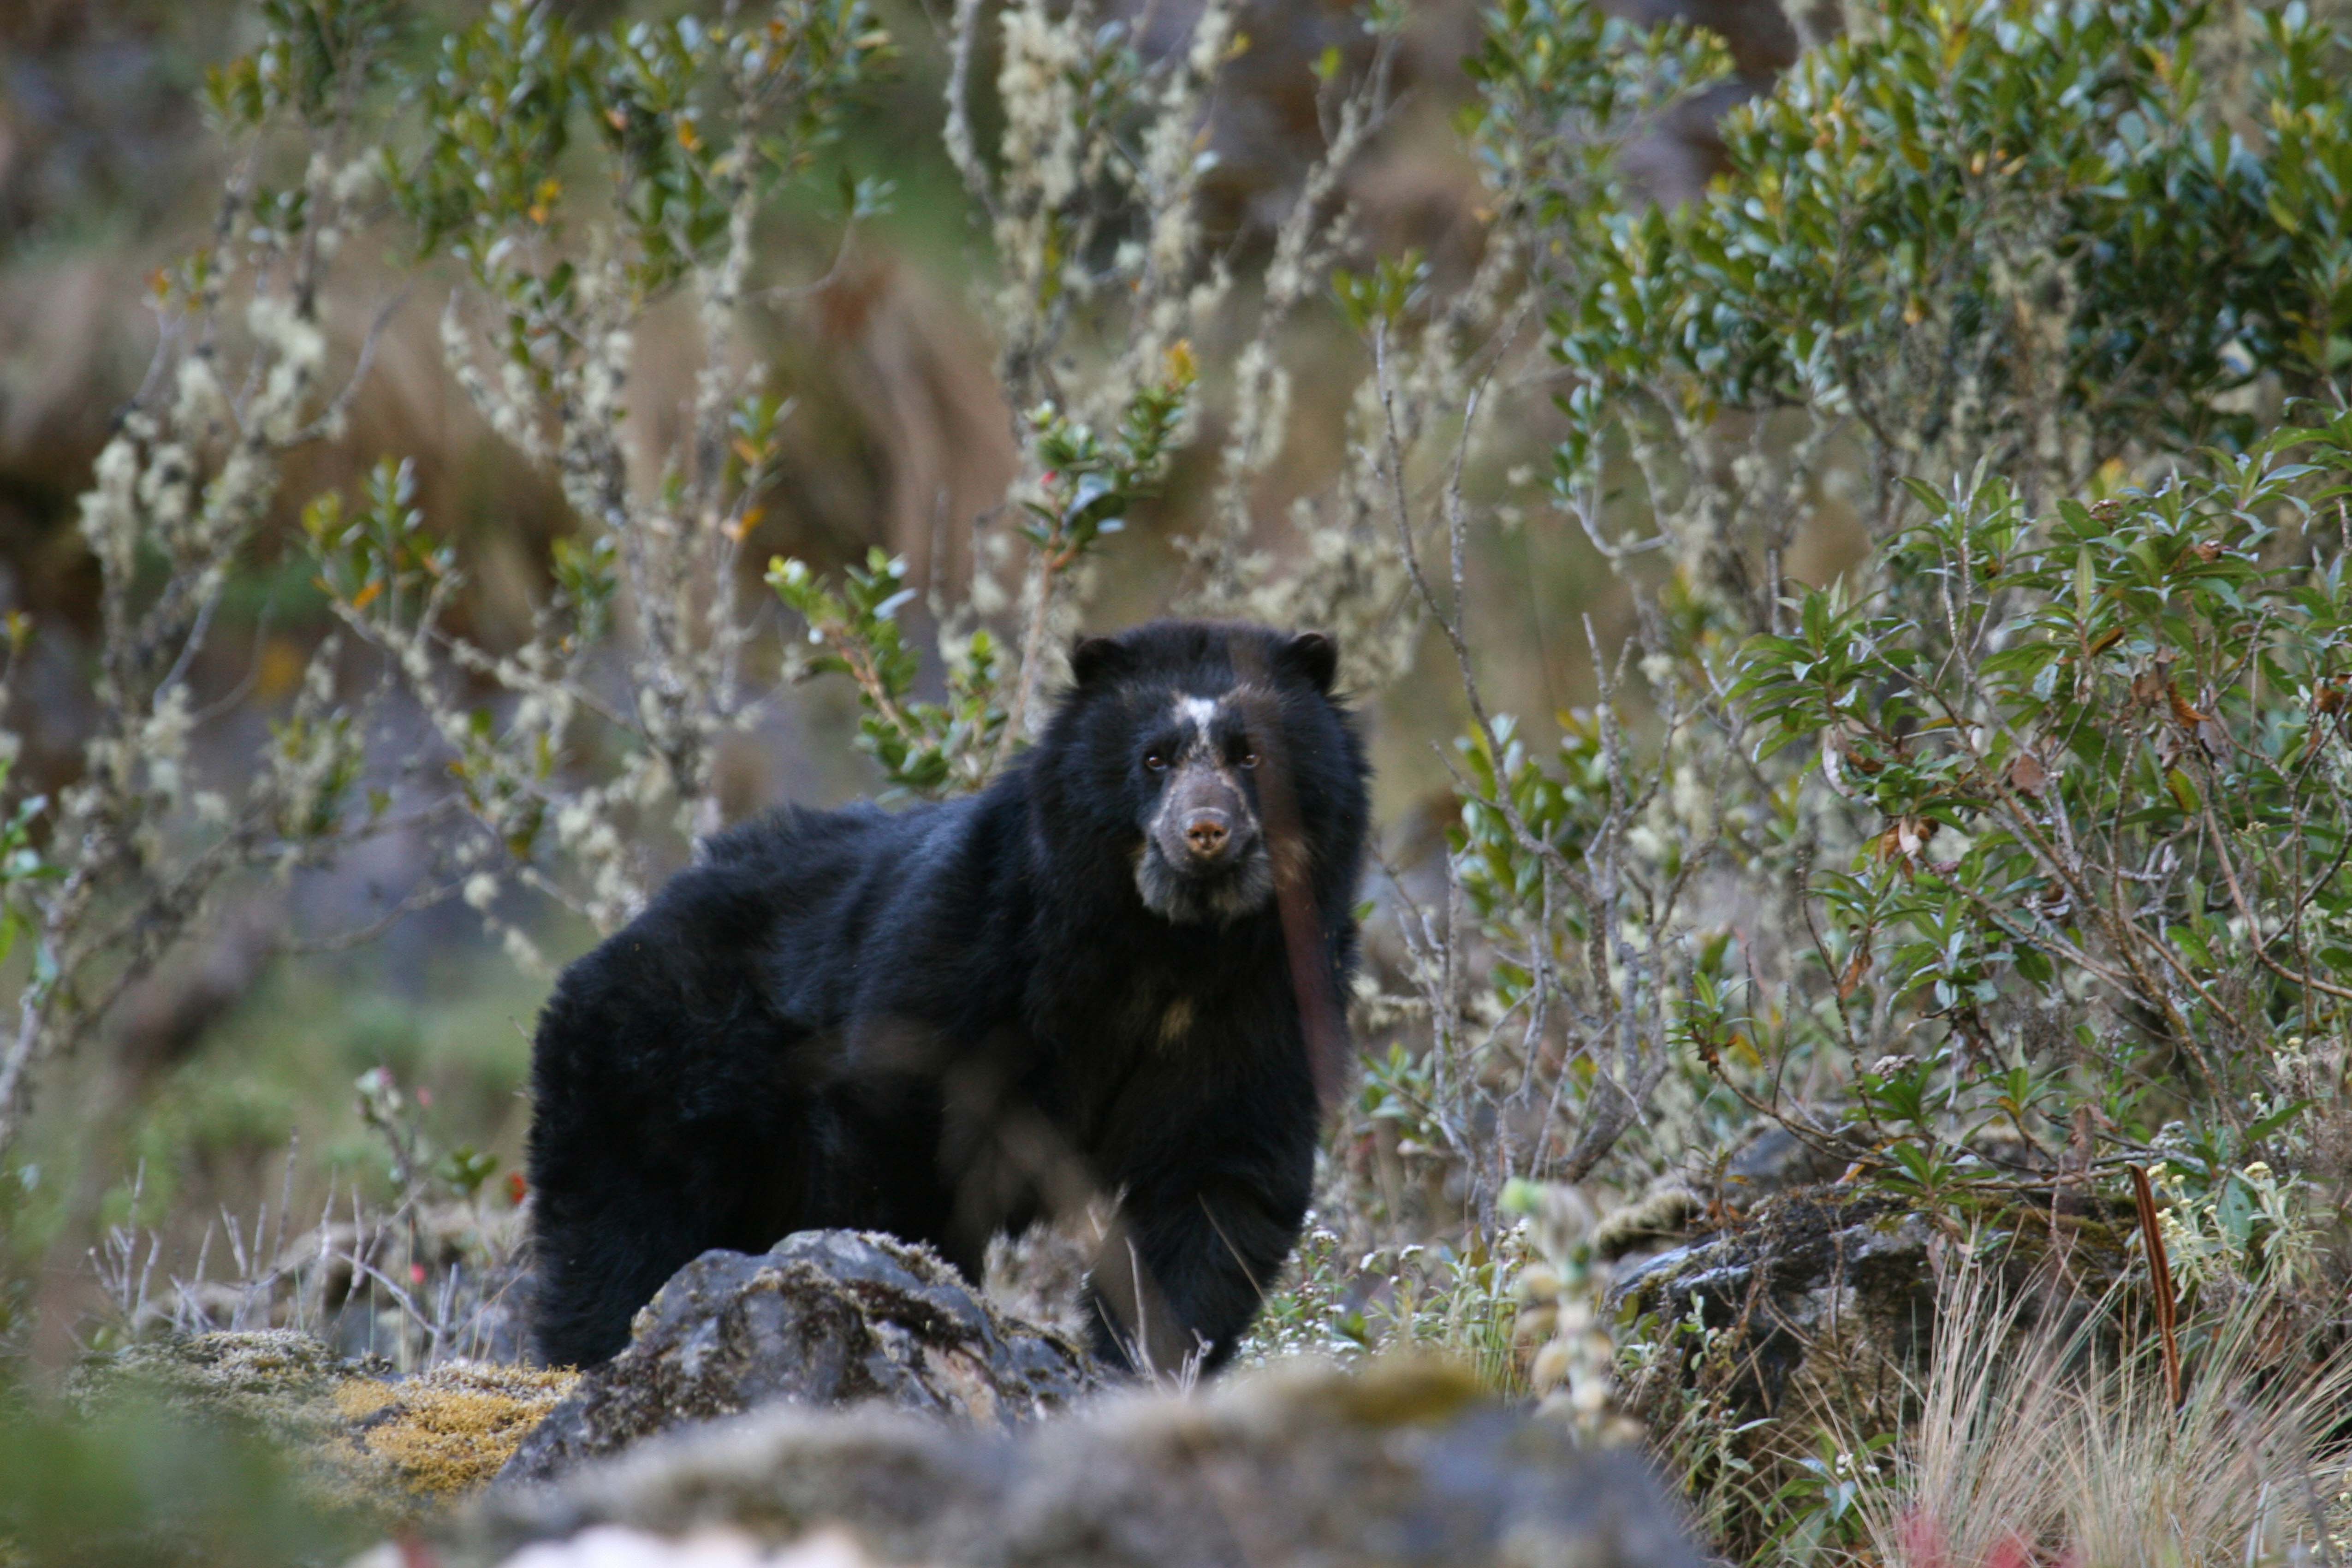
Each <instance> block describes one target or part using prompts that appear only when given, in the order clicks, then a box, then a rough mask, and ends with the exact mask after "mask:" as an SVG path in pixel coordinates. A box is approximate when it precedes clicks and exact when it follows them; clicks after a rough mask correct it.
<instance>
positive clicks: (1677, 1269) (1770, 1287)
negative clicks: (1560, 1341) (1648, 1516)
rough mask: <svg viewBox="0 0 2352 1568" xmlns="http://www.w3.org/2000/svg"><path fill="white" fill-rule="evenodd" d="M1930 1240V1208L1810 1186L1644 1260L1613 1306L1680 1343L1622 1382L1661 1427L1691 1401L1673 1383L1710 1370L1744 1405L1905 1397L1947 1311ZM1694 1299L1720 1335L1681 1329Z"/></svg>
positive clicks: (1612, 1298) (1634, 1405) (1851, 1403)
mask: <svg viewBox="0 0 2352 1568" xmlns="http://www.w3.org/2000/svg"><path fill="white" fill-rule="evenodd" d="M1928 1237H1929V1231H1928V1228H1927V1221H1926V1220H1925V1219H1924V1218H1922V1217H1921V1216H1919V1215H1914V1214H1909V1213H1906V1211H1905V1210H1904V1209H1903V1208H1902V1207H1901V1205H1897V1204H1895V1203H1894V1202H1893V1201H1891V1200H1889V1199H1886V1198H1883V1197H1876V1196H1867V1195H1862V1194H1854V1193H1852V1192H1850V1191H1848V1190H1845V1189H1840V1188H1800V1189H1796V1190H1792V1191H1790V1192H1787V1193H1783V1194H1778V1195H1776V1196H1773V1197H1769V1198H1767V1199H1765V1200H1764V1201H1762V1202H1761V1203H1759V1204H1758V1205H1756V1206H1755V1208H1754V1209H1753V1210H1752V1211H1751V1212H1750V1213H1749V1215H1748V1216H1747V1218H1746V1219H1745V1220H1744V1221H1743V1222H1742V1223H1740V1224H1738V1225H1736V1226H1733V1227H1731V1228H1729V1229H1727V1230H1725V1231H1722V1232H1720V1233H1718V1234H1717V1235H1714V1236H1711V1237H1703V1238H1701V1239H1700V1240H1697V1241H1695V1242H1693V1243H1691V1244H1689V1245H1688V1246H1685V1247H1675V1248H1674V1249H1673V1250H1671V1251H1667V1252H1661V1253H1659V1254H1657V1255H1656V1256H1655V1257H1653V1258H1645V1259H1643V1261H1642V1262H1640V1263H1638V1264H1635V1265H1633V1266H1632V1267H1631V1268H1627V1269H1626V1270H1624V1271H1623V1272H1622V1273H1621V1275H1620V1276H1619V1277H1618V1278H1617V1279H1616V1280H1615V1282H1614V1283H1613V1284H1612V1286H1611V1289H1610V1292H1609V1300H1608V1304H1609V1306H1610V1307H1611V1308H1612V1310H1614V1311H1615V1313H1616V1314H1617V1317H1618V1320H1619V1321H1621V1322H1622V1321H1638V1320H1639V1319H1641V1318H1643V1316H1653V1317H1654V1320H1655V1325H1654V1330H1653V1336H1654V1337H1655V1338H1656V1339H1657V1340H1658V1341H1659V1342H1662V1343H1664V1345H1665V1346H1666V1348H1667V1350H1668V1352H1669V1353H1667V1354H1664V1355H1662V1356H1660V1357H1658V1358H1657V1359H1656V1360H1655V1361H1654V1362H1653V1363H1652V1365H1651V1368H1650V1371H1649V1373H1647V1374H1646V1375H1645V1377H1644V1378H1642V1379H1637V1380H1635V1384H1634V1385H1633V1386H1632V1387H1630V1388H1628V1389H1626V1390H1625V1391H1623V1392H1624V1397H1625V1403H1626V1405H1627V1407H1628V1408H1629V1409H1630V1410H1632V1411H1633V1413H1635V1414H1637V1415H1643V1417H1644V1418H1645V1419H1650V1420H1651V1421H1652V1422H1653V1425H1655V1424H1656V1421H1657V1419H1658V1418H1659V1417H1661V1416H1664V1417H1666V1418H1668V1419H1671V1417H1672V1415H1673V1414H1674V1411H1675V1409H1678V1408H1679V1401H1678V1400H1677V1399H1674V1398H1669V1397H1667V1395H1668V1394H1669V1391H1670V1390H1671V1389H1675V1388H1679V1387H1683V1386H1687V1385H1688V1384H1691V1383H1692V1382H1694V1381H1697V1382H1706V1381H1707V1380H1709V1379H1717V1380H1720V1381H1722V1382H1723V1384H1724V1386H1722V1387H1721V1388H1719V1389H1716V1390H1712V1391H1713V1392H1718V1393H1721V1394H1725V1395H1726V1396H1727V1398H1728V1400H1729V1403H1730V1405H1732V1407H1733V1408H1734V1409H1735V1410H1736V1411H1738V1413H1739V1414H1740V1415H1769V1414H1774V1413H1779V1412H1781V1411H1783V1410H1784V1408H1785V1407H1787V1406H1788V1405H1790V1403H1791V1402H1792V1401H1796V1402H1799V1403H1803V1402H1804V1401H1805V1400H1806V1399H1809V1398H1814V1397H1827V1398H1830V1399H1831V1400H1832V1404H1833V1405H1834V1406H1835V1407H1836V1408H1838V1409H1840V1410H1842V1411H1846V1412H1853V1413H1857V1414H1858V1413H1860V1412H1862V1411H1866V1410H1872V1409H1874V1407H1875V1405H1876V1404H1877V1403H1880V1402H1882V1396H1885V1400H1891V1401H1897V1402H1899V1399H1900V1394H1901V1389H1902V1381H1903V1378H1904V1376H1905V1374H1906V1372H1907V1371H1911V1370H1916V1368H1917V1367H1918V1366H1919V1365H1920V1364H1921V1363H1920V1359H1919V1355H1920V1352H1921V1351H1922V1350H1923V1349H1924V1347H1925V1345H1926V1342H1927V1332H1928V1330H1929V1326H1930V1325H1931V1323H1932V1322H1933V1321H1934V1318H1935V1304H1936V1303H1935V1287H1934V1280H1933V1278H1932V1276H1931V1274H1930V1272H1929V1267H1928ZM1694 1299H1696V1303H1697V1305H1696V1310H1697V1313H1698V1316H1699V1320H1700V1321H1701V1322H1703V1323H1704V1325H1705V1327H1706V1330H1708V1331H1711V1332H1712V1333H1713V1335H1714V1338H1713V1340H1712V1342H1708V1343H1705V1344H1702V1343H1700V1342H1698V1337H1697V1336H1696V1335H1690V1334H1676V1333H1675V1326H1676V1325H1677V1324H1678V1323H1680V1322H1681V1321H1684V1320H1685V1319H1686V1318H1687V1317H1688V1315H1689V1314H1690V1313H1691V1312H1692V1310H1693V1301H1694ZM1661 1406H1664V1407H1665V1408H1661ZM1857 1429H1858V1430H1867V1431H1876V1430H1881V1429H1885V1430H1893V1427H1891V1426H1889V1427H1885V1428H1881V1427H1876V1426H1863V1427H1858V1428H1857Z"/></svg>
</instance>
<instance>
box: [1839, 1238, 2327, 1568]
mask: <svg viewBox="0 0 2352 1568" xmlns="http://www.w3.org/2000/svg"><path fill="white" fill-rule="evenodd" d="M1939 1295H1940V1297H1941V1300H1940V1302H1939V1307H1940V1313H1939V1316H1940V1326H1939V1331H1938V1333H1937V1340H1936V1344H1935V1348H1934V1350H1933V1351H1932V1352H1931V1354H1930V1357H1929V1361H1928V1364H1927V1369H1926V1373H1925V1375H1924V1377H1923V1379H1922V1380H1921V1382H1920V1384H1919V1388H1918V1395H1919V1400H1920V1412H1919V1416H1918V1419H1917V1420H1916V1423H1915V1424H1914V1425H1913V1426H1912V1427H1911V1430H1910V1431H1909V1433H1908V1434H1907V1435H1906V1437H1905V1438H1904V1440H1903V1441H1902V1442H1901V1443H1900V1444H1899V1445H1898V1446H1897V1447H1895V1449H1894V1450H1892V1458H1891V1461H1890V1462H1889V1463H1888V1466H1887V1469H1886V1484H1885V1485H1882V1486H1878V1487H1874V1488H1869V1489H1865V1490H1864V1493H1863V1494H1862V1497H1861V1500H1860V1513H1861V1517H1862V1520H1863V1531H1862V1533H1863V1537H1864V1543H1865V1545H1864V1552H1863V1553H1862V1556H1861V1560H1862V1561H1865V1562H1872V1563H1886V1564H1890V1565H1899V1568H2023V1565H2024V1564H2027V1563H2068V1564H2071V1565H2074V1568H2158V1565H2163V1568H2203V1565H2206V1564H2211V1565H2213V1568H2221V1565H2223V1564H2229V1565H2231V1568H2237V1565H2240V1564H2249V1563H2289V1562H2293V1563H2334V1562H2337V1561H2340V1560H2341V1551H2342V1547H2341V1545H2340V1544H2339V1542H2340V1541H2341V1539H2342V1536H2343V1534H2344V1531H2345V1528H2346V1522H2347V1521H2346V1510H2345V1509H2344V1507H2343V1505H2342V1503H2341V1502H2340V1501H2339V1500H2338V1498H2337V1493H2338V1492H2339V1490H2340V1489H2341V1488H2340V1485H2339V1478H2340V1476H2341V1475H2342V1472H2343V1470H2344V1468H2345V1466H2346V1463H2347V1458H2352V1449H2347V1444H2346V1441H2345V1438H2344V1436H2343V1423H2344V1416H2345V1413H2346V1411H2347V1408H2352V1360H2347V1358H2346V1357H2344V1356H2343V1355H2341V1354H2337V1355H2333V1356H2329V1357H2326V1358H2324V1359H2313V1358H2311V1357H2309V1356H2308V1355H2306V1353H2305V1346H2304V1345H2303V1343H2302V1342H2301V1338H2300V1336H2299V1335H2297V1334H2296V1333H2295V1332H2294V1330H2293V1325H2292V1323H2291V1322H2290V1321H2289V1319H2288V1317H2287V1316H2286V1315H2285V1314H2284V1312H2283V1311H2282V1310H2280V1307H2279V1303H2278V1302H2277V1300H2276V1299H2275V1298H2274V1297H2272V1296H2269V1295H2266V1294H2263V1293H2260V1292H2251V1291H2250V1292H2245V1293H2242V1294H2239V1295H2237V1296H2235V1297H2234V1298H2233V1299H2231V1300H2229V1301H2228V1302H2227V1303H2225V1304H2224V1305H2222V1306H2221V1307H2220V1308H2219V1309H2217V1310H2214V1311H2213V1312H2212V1313H2211V1314H2210V1316H2208V1317H2207V1318H2206V1319H2205V1320H2204V1321H2201V1322H2193V1321H2192V1322H2191V1323H2189V1324H2188V1325H2187V1332H2186V1334H2185V1336H2184V1344H2183V1353H2184V1360H2185V1368H2184V1376H2183V1380H2182V1385H2181V1398H2180V1404H2179V1407H2178V1408H2177V1409H2175V1408H2173V1407H2172V1405H2171V1400H2170V1396H2169V1393H2168V1388H2167V1384H2166V1378H2165V1373H2164V1366H2163V1361H2162V1352H2161V1348H2160V1345H2159V1343H2158V1340H2157V1338H2156V1336H2155V1335H2154V1334H2149V1335H2148V1336H2147V1337H2146V1339H2144V1340H2142V1341H2138V1342H2125V1343H2122V1344H2120V1345H2118V1344H2116V1343H2114V1342H2112V1341H2111V1340H2110V1339H2109V1337H2108V1335H2109V1333H2110V1332H2111V1331H2112V1329H2113V1326H2114V1324H2115V1323H2116V1312H2115V1311H2114V1310H2112V1309H2114V1308H2115V1307H2116V1306H2117V1305H2118V1303H2117V1301H2116V1299H2115V1298H2113V1297H2110V1298H2109V1299H2108V1300H2106V1301H2105V1302H2103V1303H2101V1310H2096V1311H2090V1312H2075V1313H2072V1314H2069V1317H2070V1319H2071V1321H2070V1322H2069V1323H2068V1324H2067V1325H2066V1326H2054V1325H2053V1326H2051V1327H2048V1328H2045V1327H2044V1326H2043V1321H2042V1318H2040V1317H2037V1305H2036V1303H2035V1302H2034V1301H2033V1300H2032V1299H2031V1298H2030V1297H2028V1296H2025V1295H2023V1294H2021V1293H2019V1292H2016V1291H2013V1290H2011V1289H2005V1288H2004V1287H2003V1285H2002V1283H2001V1282H2000V1279H1999V1278H1998V1276H1997V1275H1996V1274H1995V1273H1994V1272H1993V1271H1992V1270H1991V1269H1990V1268H1987V1267H1985V1266H1982V1265H1979V1264H1969V1265H1964V1266H1963V1267H1961V1268H1958V1269H1956V1270H1954V1271H1953V1272H1952V1273H1951V1274H1950V1275H1949V1276H1948V1278H1947V1279H1945V1281H1944V1282H1943V1284H1942V1287H1941V1289H1940V1291H1939ZM1854 1446H1855V1447H1857V1448H1858V1447H1860V1445H1858V1444H1857V1445H1854Z"/></svg>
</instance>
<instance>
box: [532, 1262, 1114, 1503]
mask: <svg viewBox="0 0 2352 1568" xmlns="http://www.w3.org/2000/svg"><path fill="white" fill-rule="evenodd" d="M1098 1383H1099V1374H1098V1373H1097V1371H1096V1370H1095V1368H1094V1366H1093V1364H1092V1363H1090V1362H1089V1361H1088V1360H1087V1356H1086V1354H1085V1352H1082V1351H1081V1350H1080V1349H1079V1348H1078V1347H1077V1346H1076V1344H1074V1343H1073V1342H1070V1341H1069V1340H1067V1339H1066V1338H1064V1337H1063V1336H1062V1335H1060V1334H1057V1333H1054V1332H1051V1331H1045V1330H1040V1329H1034V1328H1030V1327H1027V1326H1025V1325H1023V1324H1019V1323H1015V1322H1013V1321H1009V1320H1007V1319H1004V1318H1002V1317H999V1316H998V1315H997V1314H996V1313H995V1312H994V1311H993V1310H991V1309H990V1308H989V1307H988V1306H987V1305H986V1304H985V1303H984V1302H983V1301H982V1300H981V1299H980V1298H979V1296H978V1295H976V1294H975V1293H974V1292H973V1291H972V1290H971V1289H970V1288H968V1287H967V1286H966V1285H965V1284H964V1282H963V1280H962V1279H961V1277H960V1276H958V1275H957V1273H956V1272H955V1270H954V1269H953V1268H950V1267H949V1266H948V1265H947V1264H945V1263H943V1262H941V1261H940V1259H939V1258H937V1257H935V1256H933V1255H932V1254H931V1253H930V1252H929V1251H927V1250H925V1249H923V1248H921V1247H912V1246H909V1245H908V1244H907V1243H905V1242H902V1241H898V1240H897V1239H895V1238H893V1237H887V1236H882V1235H879V1234H872V1233H860V1232H854V1231H839V1230H823V1231H803V1232H801V1233H799V1234H797V1235H794V1236H790V1237H785V1238H784V1239H783V1240H782V1242H780V1243H778V1244H777V1245H776V1247H775V1248H774V1250H772V1251H771V1252H767V1253H764V1254H762V1255H761V1256H759V1257H756V1258H754V1257H748V1256H746V1255H744V1254H742V1253H740V1252H719V1251H713V1252H706V1253H704V1254H703V1255H702V1256H701V1257H700V1258H697V1259H695V1260H694V1261H693V1262H692V1263H689V1264H688V1265H687V1266H686V1267H685V1268H681V1269H679V1270H678V1272H677V1274H676V1275H675V1276H673V1277H672V1278H671V1279H670V1281H669V1283H668V1284H667V1285H665V1286H663V1287H662V1288H661V1291H660V1293H659V1294H658V1295H656V1297H655V1298H654V1299H653V1301H652V1303H651V1304H650V1305H648V1306H647V1307H646V1308H645V1309H644V1310H642V1311H640V1312H639V1313H638V1314H637V1319H636V1321H635V1324H633V1325H632V1327H631V1331H630V1339H629V1344H628V1347H627V1348H626V1349H625V1350H623V1351H622V1352H621V1353H620V1354H618V1355H616V1356H614V1358H613V1359H612V1360H611V1361H610V1362H607V1363H604V1365H603V1366H600V1367H596V1368H593V1369H592V1370H591V1371H589V1372H588V1373H586V1374H585V1375H584V1376H583V1378H582V1380H581V1384H580V1387H579V1389H578V1391H577V1392H576V1393H575V1394H572V1397H571V1398H569V1399H567V1400H566V1401H565V1402H564V1403H563V1404H562V1405H561V1406H559V1407H558V1408H557V1409H556V1410H555V1412H554V1413H553V1414H552V1415H550V1416H549V1417H548V1418H547V1420H546V1421H545V1422H544V1423H542V1424H541V1426H539V1428H538V1429H537V1430H536V1431H534V1432H533V1433H532V1434H531V1435H530V1437H529V1438H528V1439H526V1440H525V1441H524V1443H523V1445H522V1447H521V1449H520V1451H519V1452H518V1453H517V1454H516V1455H515V1457H514V1459H513V1460H512V1462H511V1463H509V1465H508V1467H507V1469H506V1472H505V1474H504V1476H503V1477H502V1478H501V1479H505V1480H518V1481H536V1480H544V1479H547V1478H549V1477H551V1476H553V1475H557V1474H559V1473H561V1472H562V1471H563V1470H566V1469H569V1468H572V1466H574V1465H577V1464H579V1463H580V1462H581V1461H583V1460H584V1459H590V1458H599V1457H602V1456H604V1455H608V1454H612V1453H614V1452H616V1451H618V1450H619V1449H621V1448H624V1447H627V1446H628V1445H630V1444H632V1443H634V1442H636V1441H637V1440H638V1439H640V1438H643V1437H646V1436H651V1435H652V1434H654V1433H656V1432H663V1431H667V1430H668V1429H669V1428H671V1427H674V1426H681V1425H684V1424H686V1423H688V1422H695V1421H707V1420H710V1419H712V1418H715V1417H718V1416H722V1415H737V1414H740V1413H741V1412H743V1411H746V1410H750V1409H751V1408H753V1407H754V1406H756V1405H767V1404H771V1403H774V1402H777V1401H787V1402H790V1403H793V1404H796V1405H853V1404H858V1403H862V1402H866V1401H878V1402H881V1403H885V1404H889V1405H898V1406H901V1407H903V1408H905V1409H908V1410H916V1411H923V1412H927V1413H929V1414H933V1415H950V1416H957V1417H961V1418H963V1419H966V1420H970V1421H976V1422H981V1423H984V1424H991V1425H1008V1424H1013V1423H1017V1422H1024V1421H1028V1420H1032V1419H1034V1418H1035V1417H1036V1416H1038V1415H1043V1414H1045V1413H1046V1412H1048V1411H1050V1410H1054V1409H1056V1408H1058V1407H1060V1406H1061V1405H1066V1404H1067V1403H1068V1402H1069V1401H1071V1400H1073V1399H1075V1398H1076V1397H1077V1396H1078V1395H1080V1394H1084V1393H1086V1392H1087V1391H1088V1390H1090V1389H1092V1388H1094V1387H1096V1386H1097V1384H1098Z"/></svg>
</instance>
